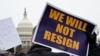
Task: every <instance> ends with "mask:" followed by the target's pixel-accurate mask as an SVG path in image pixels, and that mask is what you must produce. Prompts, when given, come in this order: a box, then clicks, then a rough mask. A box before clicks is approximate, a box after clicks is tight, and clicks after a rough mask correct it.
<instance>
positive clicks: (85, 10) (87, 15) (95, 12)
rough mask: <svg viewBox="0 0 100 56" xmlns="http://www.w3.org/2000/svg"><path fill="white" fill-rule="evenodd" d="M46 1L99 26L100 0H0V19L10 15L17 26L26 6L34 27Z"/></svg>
mask: <svg viewBox="0 0 100 56" xmlns="http://www.w3.org/2000/svg"><path fill="white" fill-rule="evenodd" d="M47 3H50V4H52V5H54V6H56V7H58V8H60V9H61V10H62V11H64V12H68V13H71V14H73V15H76V16H79V17H81V18H83V19H85V20H89V21H91V22H93V23H94V24H96V25H97V27H98V28H100V0H0V20H2V19H5V18H8V17H11V18H12V19H13V22H14V24H15V26H16V27H17V25H18V23H19V22H20V21H21V20H22V19H23V13H24V8H26V11H27V16H28V19H29V20H30V21H31V23H32V24H33V27H34V26H36V25H37V24H38V22H39V20H40V19H41V16H42V14H43V11H44V9H45V6H46V5H47Z"/></svg>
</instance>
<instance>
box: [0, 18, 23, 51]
mask: <svg viewBox="0 0 100 56" xmlns="http://www.w3.org/2000/svg"><path fill="white" fill-rule="evenodd" d="M20 44H21V40H20V38H19V35H18V32H17V30H16V28H15V27H14V24H13V21H12V19H11V18H7V19H4V20H0V49H1V50H7V49H10V48H13V47H16V46H17V45H20Z"/></svg>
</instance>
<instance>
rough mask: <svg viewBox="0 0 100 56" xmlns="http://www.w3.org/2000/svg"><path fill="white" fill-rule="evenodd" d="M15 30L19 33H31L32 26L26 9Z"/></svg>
mask: <svg viewBox="0 0 100 56" xmlns="http://www.w3.org/2000/svg"><path fill="white" fill-rule="evenodd" d="M17 30H18V32H19V34H20V35H32V30H33V26H32V23H30V21H29V20H28V18H27V13H26V9H25V11H24V17H23V19H22V21H21V22H20V23H19V24H18V28H17Z"/></svg>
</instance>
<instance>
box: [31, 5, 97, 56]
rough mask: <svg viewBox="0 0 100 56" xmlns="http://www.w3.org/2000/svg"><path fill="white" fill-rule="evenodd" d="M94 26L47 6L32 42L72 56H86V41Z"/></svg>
mask: <svg viewBox="0 0 100 56" xmlns="http://www.w3.org/2000/svg"><path fill="white" fill-rule="evenodd" d="M94 28H95V24H93V23H91V22H89V21H87V20H83V19H82V18H79V17H76V16H74V15H72V14H70V13H65V12H64V11H62V10H59V9H57V8H55V7H53V6H51V5H47V6H46V9H45V11H44V13H43V16H42V18H41V20H40V22H39V25H38V26H37V28H36V31H35V35H34V37H33V42H36V43H37V44H41V45H44V46H49V47H53V48H57V49H59V50H62V51H65V52H66V53H71V54H73V55H79V56H86V53H87V47H88V40H87V37H86V34H85V32H87V31H88V32H89V33H92V32H93V30H94Z"/></svg>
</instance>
